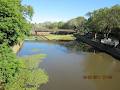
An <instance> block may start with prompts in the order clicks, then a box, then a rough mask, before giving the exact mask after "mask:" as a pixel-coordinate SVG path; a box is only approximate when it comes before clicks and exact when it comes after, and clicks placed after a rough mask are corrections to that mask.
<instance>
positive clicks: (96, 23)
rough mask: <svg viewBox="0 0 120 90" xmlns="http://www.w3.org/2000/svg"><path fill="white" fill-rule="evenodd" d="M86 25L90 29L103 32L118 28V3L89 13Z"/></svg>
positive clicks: (119, 25)
mask: <svg viewBox="0 0 120 90" xmlns="http://www.w3.org/2000/svg"><path fill="white" fill-rule="evenodd" d="M87 25H88V27H89V29H90V30H93V31H96V32H104V33H110V32H111V31H112V30H114V29H115V28H120V5H115V6H113V7H111V8H102V9H98V10H95V11H93V12H91V13H89V19H88V22H87Z"/></svg>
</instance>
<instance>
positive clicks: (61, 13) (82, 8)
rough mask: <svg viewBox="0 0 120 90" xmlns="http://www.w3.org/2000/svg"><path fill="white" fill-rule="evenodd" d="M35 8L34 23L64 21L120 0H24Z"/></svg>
mask: <svg viewBox="0 0 120 90" xmlns="http://www.w3.org/2000/svg"><path fill="white" fill-rule="evenodd" d="M22 4H25V5H31V6H32V7H33V9H34V15H33V18H32V23H42V22H47V21H51V22H55V21H64V22H66V21H67V20H70V19H72V18H76V17H78V16H85V15H86V13H88V12H90V11H93V10H96V9H99V8H104V7H111V6H113V5H115V4H120V0H23V1H22Z"/></svg>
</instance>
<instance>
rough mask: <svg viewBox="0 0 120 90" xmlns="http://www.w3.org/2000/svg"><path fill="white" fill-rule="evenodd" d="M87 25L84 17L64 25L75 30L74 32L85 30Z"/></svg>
mask: <svg viewBox="0 0 120 90" xmlns="http://www.w3.org/2000/svg"><path fill="white" fill-rule="evenodd" d="M85 23H86V19H85V18H84V17H77V18H74V19H71V20H69V21H68V22H67V23H66V24H65V25H64V28H66V29H74V30H83V29H84V25H85Z"/></svg>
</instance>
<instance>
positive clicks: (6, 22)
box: [0, 0, 48, 90]
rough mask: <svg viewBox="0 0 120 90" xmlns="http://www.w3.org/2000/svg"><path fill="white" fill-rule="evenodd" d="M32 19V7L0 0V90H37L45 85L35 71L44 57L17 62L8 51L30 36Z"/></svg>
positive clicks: (43, 77) (42, 74)
mask: <svg viewBox="0 0 120 90" xmlns="http://www.w3.org/2000/svg"><path fill="white" fill-rule="evenodd" d="M32 15H33V9H32V7H31V6H26V5H22V4H21V0H0V90H37V88H38V87H39V86H40V85H41V84H44V83H46V82H47V81H48V76H47V74H46V73H45V72H44V71H43V70H41V69H40V68H38V64H39V63H40V59H42V58H43V57H45V55H35V56H30V57H29V56H27V57H24V58H19V57H17V56H16V55H15V54H14V53H13V52H12V50H11V47H12V46H14V45H15V44H18V43H20V42H21V41H23V40H24V37H25V36H26V35H28V34H29V30H30V28H31V25H30V22H29V21H30V20H31V18H32Z"/></svg>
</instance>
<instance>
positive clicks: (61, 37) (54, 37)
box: [46, 34, 75, 40]
mask: <svg viewBox="0 0 120 90" xmlns="http://www.w3.org/2000/svg"><path fill="white" fill-rule="evenodd" d="M46 37H47V38H48V39H49V40H74V39H75V37H74V36H73V35H53V34H50V35H47V36H46Z"/></svg>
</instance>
